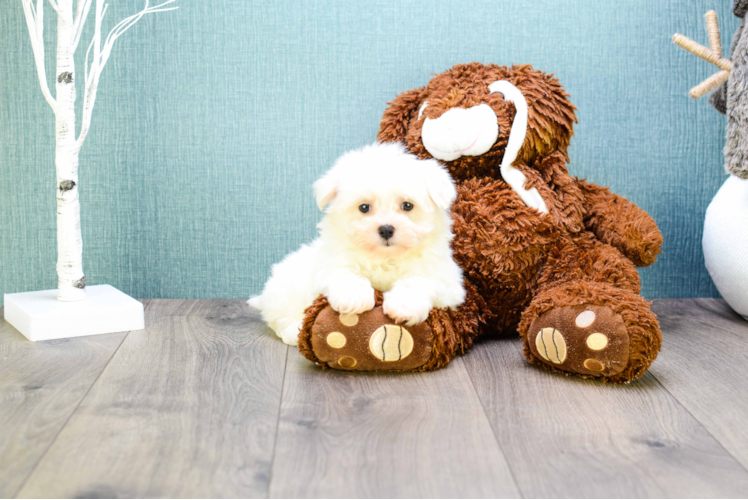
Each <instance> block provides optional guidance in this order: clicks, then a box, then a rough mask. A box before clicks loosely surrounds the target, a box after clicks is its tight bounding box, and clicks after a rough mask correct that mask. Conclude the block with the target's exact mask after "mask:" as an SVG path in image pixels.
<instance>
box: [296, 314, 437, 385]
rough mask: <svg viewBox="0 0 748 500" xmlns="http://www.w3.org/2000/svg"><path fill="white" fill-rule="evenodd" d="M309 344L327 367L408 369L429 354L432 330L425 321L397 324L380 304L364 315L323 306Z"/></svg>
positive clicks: (420, 363) (421, 363)
mask: <svg viewBox="0 0 748 500" xmlns="http://www.w3.org/2000/svg"><path fill="white" fill-rule="evenodd" d="M310 340H311V347H312V351H313V352H314V355H315V356H316V357H317V359H319V361H320V362H321V363H323V364H325V365H327V366H328V367H330V368H336V369H339V370H361V371H410V370H416V369H418V367H420V366H423V365H424V364H425V363H426V362H427V361H428V360H429V359H430V358H431V356H432V352H431V351H432V345H433V343H432V331H431V328H430V327H429V325H428V324H427V323H420V324H417V325H413V326H404V325H401V324H397V323H396V322H395V321H394V320H393V319H392V318H390V317H388V316H387V315H386V314H385V313H384V311H383V310H382V307H381V306H378V307H375V308H374V309H372V310H371V311H367V312H365V313H363V314H338V313H337V312H335V311H334V310H333V309H332V308H331V307H329V306H328V307H326V308H325V309H323V310H322V311H321V312H320V313H319V315H318V316H317V319H316V320H315V322H314V325H313V326H312V330H311V339H310Z"/></svg>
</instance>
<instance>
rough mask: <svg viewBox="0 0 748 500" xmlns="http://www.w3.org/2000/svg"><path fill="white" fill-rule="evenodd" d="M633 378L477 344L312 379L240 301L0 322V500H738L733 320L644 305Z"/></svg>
mask: <svg viewBox="0 0 748 500" xmlns="http://www.w3.org/2000/svg"><path fill="white" fill-rule="evenodd" d="M653 308H654V310H655V312H656V313H657V314H658V316H659V318H660V322H661V324H662V328H663V334H664V338H665V341H664V347H663V351H662V353H661V354H660V357H659V358H658V360H657V361H656V362H655V364H654V365H653V367H652V368H651V370H650V372H649V373H648V374H647V375H645V376H644V377H643V378H642V379H640V380H638V381H636V382H634V383H632V384H628V385H618V386H611V385H604V384H600V383H597V382H594V381H584V380H579V379H576V378H573V377H564V376H560V375H557V374H553V373H549V372H546V371H544V370H542V369H539V368H537V367H534V366H530V365H528V364H527V363H526V362H525V361H524V359H523V358H522V354H521V347H522V346H521V344H520V342H519V340H518V339H504V340H494V339H489V340H485V341H483V342H481V343H479V344H478V345H477V346H476V347H475V348H474V349H473V350H472V351H471V352H469V353H468V354H467V355H465V356H463V357H461V358H459V359H457V360H455V361H454V362H452V363H451V364H450V365H449V366H448V367H447V368H445V369H443V370H440V371H437V372H433V373H425V374H352V373H342V372H333V371H325V372H323V371H321V370H319V369H317V368H316V367H314V366H313V365H311V364H310V363H309V362H308V361H306V360H305V359H304V358H303V357H302V356H301V355H300V354H299V353H298V351H297V350H296V349H294V348H291V349H289V348H287V347H286V346H285V345H284V344H282V343H280V341H278V340H277V339H275V338H274V337H273V336H272V335H271V334H270V332H269V331H268V330H267V328H266V327H265V326H264V325H263V324H262V323H261V321H260V320H259V318H258V317H257V315H256V314H255V313H254V312H252V311H251V310H250V309H249V308H248V307H247V306H246V305H245V304H244V302H243V301H241V300H151V301H146V324H147V325H148V327H147V328H146V329H145V330H142V331H137V332H129V333H127V332H124V333H117V334H111V335H102V336H97V337H83V338H76V339H69V340H63V341H49V342H38V343H32V342H28V341H26V340H25V339H24V338H23V337H22V336H21V335H20V334H19V333H18V332H17V331H15V329H13V328H12V327H11V326H10V325H8V324H7V323H6V322H5V321H4V320H2V322H0V497H19V498H27V497H65V498H68V497H69V498H73V497H81V498H86V497H87V498H92V497H281V498H282V497H746V496H748V322H746V321H744V320H743V319H742V318H740V317H739V316H737V315H736V314H734V313H733V312H731V311H730V310H729V308H727V306H726V305H725V304H724V302H722V301H719V300H713V299H689V300H657V301H655V304H654V306H653Z"/></svg>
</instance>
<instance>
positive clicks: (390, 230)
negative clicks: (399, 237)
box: [379, 226, 395, 240]
mask: <svg viewBox="0 0 748 500" xmlns="http://www.w3.org/2000/svg"><path fill="white" fill-rule="evenodd" d="M393 234H395V228H394V227H392V226H379V236H381V237H382V238H384V239H385V240H389V239H390V238H392V235H393Z"/></svg>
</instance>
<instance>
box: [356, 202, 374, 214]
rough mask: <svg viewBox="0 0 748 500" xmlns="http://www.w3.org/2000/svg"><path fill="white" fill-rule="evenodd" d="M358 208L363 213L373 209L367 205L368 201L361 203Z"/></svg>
mask: <svg viewBox="0 0 748 500" xmlns="http://www.w3.org/2000/svg"><path fill="white" fill-rule="evenodd" d="M358 209H359V210H360V211H361V213H362V214H365V213H366V212H368V211H369V210H371V207H370V206H369V205H367V204H366V203H364V204H363V205H359V206H358Z"/></svg>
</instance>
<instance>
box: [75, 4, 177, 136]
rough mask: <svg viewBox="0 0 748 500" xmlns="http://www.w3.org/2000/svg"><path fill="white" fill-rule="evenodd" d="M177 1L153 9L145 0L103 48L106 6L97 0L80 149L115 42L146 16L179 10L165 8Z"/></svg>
mask: <svg viewBox="0 0 748 500" xmlns="http://www.w3.org/2000/svg"><path fill="white" fill-rule="evenodd" d="M176 1H177V0H167V1H166V2H164V3H162V4H159V5H156V6H153V7H151V6H150V5H149V4H150V2H149V0H145V7H144V8H143V10H141V11H140V12H138V13H137V14H134V15H132V16H130V17H127V18H125V19H123V20H122V21H120V22H119V23H117V25H116V26H115V27H114V28H112V30H111V31H110V32H109V34H108V35H107V37H106V40H104V44H103V46H102V44H101V22H102V20H103V18H104V14H106V5H104V0H96V14H95V16H96V27H95V30H94V38H93V40H91V44H90V45H89V47H88V50H87V51H86V64H85V80H86V89H85V93H84V95H83V114H82V116H81V120H82V124H81V131H80V135H79V136H78V141H77V147H78V148H80V147H81V146H83V142H84V141H85V140H86V136H87V135H88V130H89V127H90V126H91V115H92V114H93V107H94V104H96V91H97V89H98V87H99V77H100V76H101V72H102V71H103V69H104V66H105V65H106V63H107V61H108V60H109V56H110V55H111V54H112V47H113V46H114V42H115V41H116V40H117V38H119V37H120V36H122V34H123V33H124V32H125V31H127V30H128V29H130V28H132V27H133V25H135V23H137V22H138V21H139V20H140V19H141V18H142V17H143V16H144V15H146V14H155V13H157V12H167V11H170V10H175V9H177V8H178V7H169V8H164V6H165V5H168V4H170V3H174V2H176ZM91 48H93V50H94V54H93V59H92V60H91V66H90V72H89V66H88V58H89V54H90V52H91Z"/></svg>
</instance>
